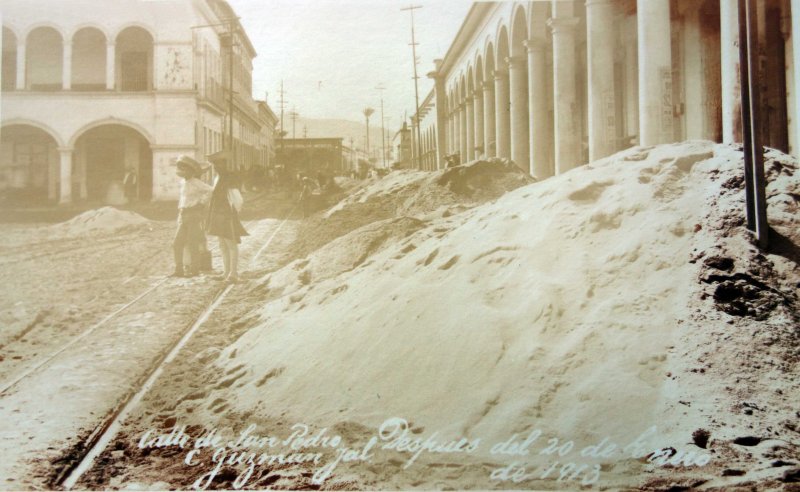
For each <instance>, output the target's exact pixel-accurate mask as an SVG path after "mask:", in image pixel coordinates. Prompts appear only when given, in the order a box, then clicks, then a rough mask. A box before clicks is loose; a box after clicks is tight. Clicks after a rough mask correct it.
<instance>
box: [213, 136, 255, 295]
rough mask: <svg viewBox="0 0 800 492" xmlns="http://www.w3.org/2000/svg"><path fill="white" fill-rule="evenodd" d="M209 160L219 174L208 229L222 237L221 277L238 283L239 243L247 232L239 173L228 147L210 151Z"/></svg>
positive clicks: (215, 184) (220, 242) (220, 244)
mask: <svg viewBox="0 0 800 492" xmlns="http://www.w3.org/2000/svg"><path fill="white" fill-rule="evenodd" d="M208 160H209V161H210V162H211V163H212V164H213V165H214V170H215V171H216V172H217V178H216V181H215V183H214V189H213V191H212V192H211V202H210V205H209V209H208V221H207V223H206V227H207V232H208V234H210V235H212V236H217V237H218V238H219V249H220V250H221V251H222V262H223V266H224V271H223V273H222V276H221V277H218V278H219V279H220V280H224V281H225V282H228V283H236V282H237V281H238V280H239V272H238V268H239V243H240V242H241V237H242V236H247V235H248V233H247V231H246V230H245V228H244V226H242V223H241V222H240V221H239V212H240V211H241V209H242V203H243V200H242V194H241V193H240V191H239V182H238V180H237V177H236V174H235V173H234V172H233V170H232V169H231V153H230V152H229V151H227V150H223V151H220V152H216V153H214V154H211V155H209V156H208Z"/></svg>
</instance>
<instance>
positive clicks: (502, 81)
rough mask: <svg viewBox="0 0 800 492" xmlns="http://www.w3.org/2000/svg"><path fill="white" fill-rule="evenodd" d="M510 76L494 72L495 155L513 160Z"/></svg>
mask: <svg viewBox="0 0 800 492" xmlns="http://www.w3.org/2000/svg"><path fill="white" fill-rule="evenodd" d="M508 110H509V102H508V74H507V73H506V72H502V71H495V72H494V113H495V144H496V148H495V155H496V156H497V157H503V158H505V159H510V158H511V123H510V118H509V114H508Z"/></svg>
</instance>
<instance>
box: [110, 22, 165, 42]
mask: <svg viewBox="0 0 800 492" xmlns="http://www.w3.org/2000/svg"><path fill="white" fill-rule="evenodd" d="M131 28H138V29H141V30H143V31H146V32H147V33H148V34H149V35H150V37H151V38H152V39H153V43H155V42H157V41H158V37H157V36H156V31H155V30H154V29H153V28H152V27H151V26H149V25H147V24H144V23H141V22H126V23H125V24H121V25H119V26H117V29H116V30H115V31H114V32H113V33H110V34H113V39H118V38H119V35H120V34H122V33H123V32H125V31H127V30H128V29H131ZM109 39H112V36H111V35H109Z"/></svg>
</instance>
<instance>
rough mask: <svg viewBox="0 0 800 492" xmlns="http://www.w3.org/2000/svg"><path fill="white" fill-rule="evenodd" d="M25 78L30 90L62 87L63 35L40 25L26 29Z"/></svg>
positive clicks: (52, 28)
mask: <svg viewBox="0 0 800 492" xmlns="http://www.w3.org/2000/svg"><path fill="white" fill-rule="evenodd" d="M25 46H26V51H25V53H26V54H25V58H26V59H25V72H26V74H25V80H26V81H27V86H28V88H29V89H32V90H43V91H53V90H61V88H62V87H63V85H62V84H63V73H64V66H63V65H64V36H63V34H62V33H61V31H60V30H58V29H56V28H54V27H52V26H49V25H42V26H39V27H35V28H33V29H31V30H30V31H28V35H27V37H26V41H25Z"/></svg>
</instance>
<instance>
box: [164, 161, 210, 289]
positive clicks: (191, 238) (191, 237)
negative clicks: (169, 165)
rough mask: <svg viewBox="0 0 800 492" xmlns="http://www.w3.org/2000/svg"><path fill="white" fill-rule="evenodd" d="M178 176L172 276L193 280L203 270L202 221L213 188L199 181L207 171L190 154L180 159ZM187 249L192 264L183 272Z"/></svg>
mask: <svg viewBox="0 0 800 492" xmlns="http://www.w3.org/2000/svg"><path fill="white" fill-rule="evenodd" d="M175 164H176V166H177V170H176V171H175V172H176V174H177V175H178V176H179V177H180V178H181V193H180V198H179V200H178V230H177V232H176V233H175V240H174V241H173V243H172V248H173V251H174V254H175V272H173V274H172V276H173V277H193V276H195V275H197V273H198V270H199V269H200V264H199V262H198V260H199V252H200V247H201V245H202V243H203V242H204V241H203V229H202V222H203V217H204V211H205V204H206V203H207V202H208V199H209V197H210V196H211V189H212V188H211V186H209V185H207V184H206V183H204V182H202V181H200V179H199V178H200V176H201V175H202V174H203V171H205V169H204V168H203V166H201V165H200V163H199V162H197V161H196V160H194V159H192V158H191V157H189V156H188V155H182V156H180V157H178V160H177V162H176V163H175ZM186 246H188V247H189V251H190V252H191V263H190V266H189V270H188V271H187V272H184V271H183V249H184V248H185V247H186Z"/></svg>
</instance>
